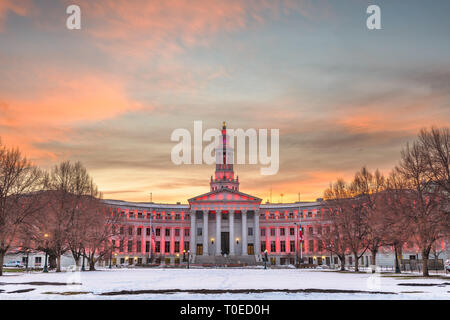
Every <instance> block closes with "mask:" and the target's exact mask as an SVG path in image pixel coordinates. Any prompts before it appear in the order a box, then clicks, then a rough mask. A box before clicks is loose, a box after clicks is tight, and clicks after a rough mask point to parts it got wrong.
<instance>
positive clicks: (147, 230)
mask: <svg viewBox="0 0 450 320" xmlns="http://www.w3.org/2000/svg"><path fill="white" fill-rule="evenodd" d="M145 234H146V235H147V236H149V235H150V228H146V230H145Z"/></svg>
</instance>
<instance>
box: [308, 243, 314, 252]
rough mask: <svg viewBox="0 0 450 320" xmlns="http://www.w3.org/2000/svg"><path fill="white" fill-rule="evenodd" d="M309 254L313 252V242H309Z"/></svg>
mask: <svg viewBox="0 0 450 320" xmlns="http://www.w3.org/2000/svg"><path fill="white" fill-rule="evenodd" d="M308 249H309V252H314V240H309V248H308Z"/></svg>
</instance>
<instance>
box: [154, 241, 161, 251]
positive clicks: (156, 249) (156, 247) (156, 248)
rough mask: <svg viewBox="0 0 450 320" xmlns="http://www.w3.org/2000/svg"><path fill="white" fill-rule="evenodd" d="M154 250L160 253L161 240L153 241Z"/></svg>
mask: <svg viewBox="0 0 450 320" xmlns="http://www.w3.org/2000/svg"><path fill="white" fill-rule="evenodd" d="M155 252H157V253H160V252H161V242H159V241H156V243H155Z"/></svg>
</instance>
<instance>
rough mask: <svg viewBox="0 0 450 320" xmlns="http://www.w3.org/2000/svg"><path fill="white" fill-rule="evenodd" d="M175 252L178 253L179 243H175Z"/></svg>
mask: <svg viewBox="0 0 450 320" xmlns="http://www.w3.org/2000/svg"><path fill="white" fill-rule="evenodd" d="M175 252H180V242H179V241H175Z"/></svg>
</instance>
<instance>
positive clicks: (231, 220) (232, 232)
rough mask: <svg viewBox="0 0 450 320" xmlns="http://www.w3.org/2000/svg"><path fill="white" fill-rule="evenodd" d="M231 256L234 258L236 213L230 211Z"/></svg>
mask: <svg viewBox="0 0 450 320" xmlns="http://www.w3.org/2000/svg"><path fill="white" fill-rule="evenodd" d="M229 216H230V255H231V256H234V254H235V253H234V211H230V213H229Z"/></svg>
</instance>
